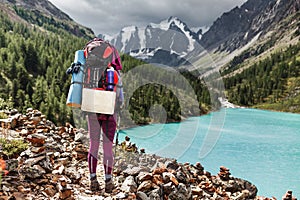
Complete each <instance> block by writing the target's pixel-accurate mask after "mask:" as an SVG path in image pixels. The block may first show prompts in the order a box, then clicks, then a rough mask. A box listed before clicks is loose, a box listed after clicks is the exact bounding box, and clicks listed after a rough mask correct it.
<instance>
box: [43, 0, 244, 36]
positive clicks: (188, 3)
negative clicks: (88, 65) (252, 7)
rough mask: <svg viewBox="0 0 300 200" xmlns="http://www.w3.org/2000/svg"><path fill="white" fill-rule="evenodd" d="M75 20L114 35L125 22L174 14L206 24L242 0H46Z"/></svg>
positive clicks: (191, 24) (194, 23) (197, 24)
mask: <svg viewBox="0 0 300 200" xmlns="http://www.w3.org/2000/svg"><path fill="white" fill-rule="evenodd" d="M49 1H50V2H51V3H53V4H54V5H55V6H56V7H58V8H59V9H60V10H62V11H63V12H65V13H66V14H68V15H69V16H70V17H71V18H72V19H73V20H75V21H76V22H78V23H80V24H82V25H84V26H86V27H89V28H92V29H93V31H94V32H95V34H96V35H98V34H99V33H102V34H108V35H114V34H116V33H119V32H120V30H121V29H122V28H123V27H125V26H130V25H135V26H138V27H144V26H146V25H148V24H149V23H150V22H153V23H159V22H160V21H162V20H164V19H167V18H168V17H170V16H176V17H178V18H179V19H181V20H182V21H183V22H185V23H186V24H187V25H188V26H189V27H203V26H210V25H211V24H212V23H213V21H214V20H216V19H217V18H218V17H220V16H221V15H222V13H224V12H228V11H230V10H231V9H232V8H234V7H235V6H240V5H242V4H243V3H244V2H246V0H80V1H78V0H49Z"/></svg>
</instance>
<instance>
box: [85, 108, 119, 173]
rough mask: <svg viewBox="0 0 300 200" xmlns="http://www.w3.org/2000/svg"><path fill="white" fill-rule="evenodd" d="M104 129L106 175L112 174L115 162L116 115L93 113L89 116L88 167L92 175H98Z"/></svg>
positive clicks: (104, 165)
mask: <svg viewBox="0 0 300 200" xmlns="http://www.w3.org/2000/svg"><path fill="white" fill-rule="evenodd" d="M101 127H102V133H103V134H102V136H103V167H104V171H105V174H111V173H112V167H113V162H114V155H113V140H114V136H115V131H116V127H117V124H116V115H103V114H95V113H91V114H89V115H88V130H89V136H90V148H89V153H88V166H89V171H90V173H91V174H92V173H96V170H97V162H98V151H99V144H100V134H101Z"/></svg>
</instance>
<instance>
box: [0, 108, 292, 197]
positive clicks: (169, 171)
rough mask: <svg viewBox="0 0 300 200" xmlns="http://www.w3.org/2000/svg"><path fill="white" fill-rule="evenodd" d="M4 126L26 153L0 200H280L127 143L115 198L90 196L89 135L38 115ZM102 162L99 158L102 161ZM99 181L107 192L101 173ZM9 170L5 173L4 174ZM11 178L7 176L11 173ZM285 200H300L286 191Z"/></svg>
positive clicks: (17, 117)
mask: <svg viewBox="0 0 300 200" xmlns="http://www.w3.org/2000/svg"><path fill="white" fill-rule="evenodd" d="M6 114H7V115H8V116H9V118H8V119H5V120H0V122H1V129H0V135H1V137H2V138H7V139H14V140H16V139H17V140H25V141H28V143H29V145H28V149H27V150H25V151H23V152H22V153H20V155H18V157H16V158H10V159H8V158H5V155H4V154H3V152H0V154H1V155H2V157H3V158H4V161H5V165H6V167H5V169H3V165H1V166H2V170H1V169H0V170H1V172H2V176H1V187H0V199H3V200H6V199H53V200H54V199H68V200H73V199H82V200H83V199H90V200H92V199H93V200H98V199H99V200H103V199H105V200H110V199H141V200H147V199H151V200H152V199H153V200H156V199H157V200H161V199H170V200H185V199H187V200H189V199H192V200H196V199H220V200H221V199H225V200H226V199H239V200H243V199H257V200H258V199H261V200H268V199H276V198H266V197H258V196H257V188H256V186H255V185H253V184H252V183H250V182H249V181H246V180H243V179H240V178H235V177H233V176H232V175H231V173H230V170H229V169H228V168H226V167H224V166H221V167H220V171H219V173H218V174H217V175H212V174H211V173H209V172H207V171H206V170H205V169H204V167H203V166H202V165H201V163H195V164H191V163H178V162H177V161H176V160H175V159H171V158H162V157H159V156H156V155H150V154H147V153H145V150H144V149H138V148H137V147H136V145H135V144H132V143H131V142H130V138H127V141H123V142H122V143H121V144H119V145H118V146H117V147H116V156H115V157H116V158H115V166H114V183H115V186H116V187H115V189H114V190H113V192H112V193H111V194H107V193H104V191H102V190H101V191H98V192H94V193H92V192H91V191H90V190H89V178H88V177H89V174H88V167H87V161H86V159H87V153H88V138H87V136H88V134H87V132H86V130H83V129H76V128H74V127H72V125H71V124H66V125H65V126H56V125H55V124H53V123H52V122H51V121H49V120H47V119H46V117H45V116H44V115H42V113H41V112H40V111H38V110H34V109H28V110H27V112H26V113H25V114H20V113H18V112H17V111H7V112H6ZM99 160H101V155H99ZM100 166H102V165H99V167H98V171H97V174H98V177H99V178H98V179H99V181H100V184H101V185H102V188H103V186H104V180H103V179H102V176H103V169H102V168H101V167H100ZM5 170H6V171H5ZM4 172H6V173H4ZM7 172H8V173H7ZM282 199H284V200H292V199H296V198H295V197H293V196H292V191H288V192H287V193H286V194H285V195H284V196H283V197H282Z"/></svg>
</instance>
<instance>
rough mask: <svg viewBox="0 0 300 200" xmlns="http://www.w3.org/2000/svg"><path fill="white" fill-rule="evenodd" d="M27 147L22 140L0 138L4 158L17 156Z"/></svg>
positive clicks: (0, 147)
mask: <svg viewBox="0 0 300 200" xmlns="http://www.w3.org/2000/svg"><path fill="white" fill-rule="evenodd" d="M27 148H28V143H27V142H25V141H23V140H20V139H13V140H8V139H6V138H0V149H1V154H2V156H3V157H4V159H5V158H7V159H10V158H17V157H18V156H19V155H20V153H22V152H23V151H25V150H26V149H27Z"/></svg>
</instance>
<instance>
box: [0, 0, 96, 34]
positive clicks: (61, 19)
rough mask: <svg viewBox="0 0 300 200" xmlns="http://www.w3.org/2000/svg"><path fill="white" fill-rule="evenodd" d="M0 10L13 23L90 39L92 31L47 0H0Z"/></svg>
mask: <svg viewBox="0 0 300 200" xmlns="http://www.w3.org/2000/svg"><path fill="white" fill-rule="evenodd" d="M0 9H1V11H3V12H4V13H6V14H7V15H8V16H10V18H11V19H12V20H14V21H15V22H21V23H24V24H26V25H28V26H31V25H37V27H43V28H45V29H49V30H50V31H51V26H55V27H57V28H58V29H63V30H66V31H69V32H71V33H72V34H74V35H76V36H79V37H85V38H87V39H91V38H92V37H95V34H94V32H93V31H92V29H90V28H87V27H85V26H83V25H81V24H78V23H77V22H75V21H74V20H73V19H71V18H70V17H69V15H67V14H66V13H64V12H62V11H61V10H59V9H58V8H57V7H56V6H55V5H53V4H52V3H51V2H50V1H48V0H41V1H38V0H30V1H29V0H0Z"/></svg>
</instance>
